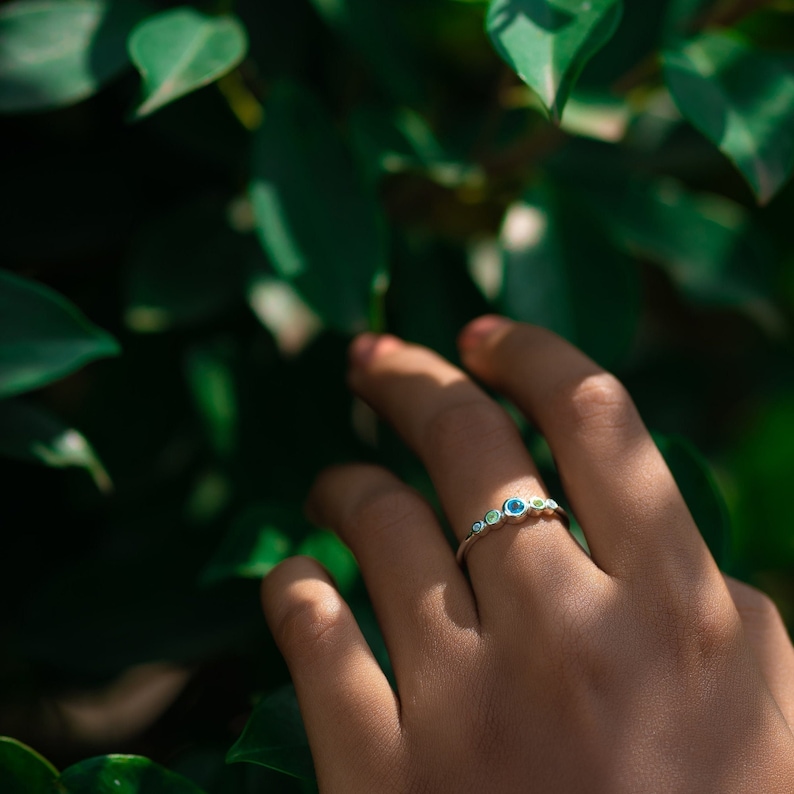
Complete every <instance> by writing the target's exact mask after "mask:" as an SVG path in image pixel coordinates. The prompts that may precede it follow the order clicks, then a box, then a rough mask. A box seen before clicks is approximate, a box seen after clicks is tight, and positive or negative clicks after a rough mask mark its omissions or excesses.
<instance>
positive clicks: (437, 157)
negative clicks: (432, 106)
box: [348, 108, 483, 187]
mask: <svg viewBox="0 0 794 794" xmlns="http://www.w3.org/2000/svg"><path fill="white" fill-rule="evenodd" d="M348 124H349V128H350V137H351V139H352V143H353V146H354V148H355V152H356V156H357V158H358V160H359V161H360V163H361V168H362V171H363V172H364V173H365V174H366V175H367V177H368V179H369V181H371V182H376V181H377V180H378V179H379V178H380V177H381V176H382V175H384V174H390V173H391V174H393V173H400V172H404V171H419V172H423V173H426V174H427V175H428V176H429V177H430V178H431V179H433V180H434V181H436V182H438V183H439V184H441V185H446V186H450V187H453V186H459V185H461V184H462V183H464V182H466V181H478V182H481V181H482V179H483V175H482V173H481V172H480V171H479V170H478V169H477V168H475V167H474V166H470V165H467V164H465V163H462V162H459V161H457V160H455V159H454V158H453V157H451V156H450V155H449V153H447V152H446V151H445V150H444V148H443V147H442V146H441V144H440V143H439V142H438V140H436V137H435V135H434V134H433V131H432V130H431V129H430V126H429V125H428V123H427V121H426V120H425V119H424V117H422V116H421V115H419V114H418V113H416V112H414V111H413V110H410V109H408V108H399V109H395V110H392V111H385V110H378V109H375V108H358V109H356V110H355V111H354V112H353V113H352V114H351V116H350V120H349V122H348Z"/></svg>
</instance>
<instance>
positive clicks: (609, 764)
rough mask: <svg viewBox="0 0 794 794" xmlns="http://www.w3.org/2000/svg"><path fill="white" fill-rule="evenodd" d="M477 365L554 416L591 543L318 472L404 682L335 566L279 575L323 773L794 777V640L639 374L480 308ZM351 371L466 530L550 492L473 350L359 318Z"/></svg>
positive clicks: (473, 786)
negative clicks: (404, 335)
mask: <svg viewBox="0 0 794 794" xmlns="http://www.w3.org/2000/svg"><path fill="white" fill-rule="evenodd" d="M460 347H461V353H462V357H463V361H464V362H465V365H466V367H467V368H468V369H469V370H470V371H471V372H472V373H473V374H474V375H475V376H476V377H477V378H478V379H480V380H481V381H483V382H485V383H487V384H488V385H489V386H491V387H493V388H495V389H497V390H498V391H500V392H501V393H503V394H504V395H506V396H507V397H509V398H510V399H511V400H512V401H513V402H514V403H515V404H516V405H517V406H518V407H519V408H520V409H521V410H522V411H523V412H524V413H525V414H526V416H527V417H528V418H529V419H530V420H531V421H532V422H533V423H534V424H535V425H536V426H537V427H538V429H539V430H540V431H541V432H542V433H543V435H544V436H545V438H546V440H547V441H548V443H549V445H550V447H551V450H552V452H553V454H554V457H555V459H556V462H557V466H558V470H559V473H560V476H561V478H562V482H563V485H564V488H565V493H566V495H567V498H568V502H569V503H570V505H571V506H572V508H573V510H574V511H575V514H576V516H577V518H578V520H579V522H580V524H581V526H582V527H583V530H584V532H585V534H586V537H587V541H588V544H589V546H590V550H591V553H592V557H588V556H587V555H586V554H585V553H584V551H582V549H581V548H580V546H579V545H578V544H577V543H576V541H575V540H574V539H573V538H572V537H571V536H570V534H569V533H568V532H567V531H566V530H565V528H564V526H563V524H562V523H561V521H560V520H559V519H558V517H556V516H554V515H552V516H541V517H537V518H529V519H528V520H526V521H525V522H524V523H522V524H518V525H509V524H508V525H506V526H504V527H502V528H500V529H498V530H495V531H492V532H490V533H489V534H488V535H487V536H486V537H482V538H481V539H480V540H479V541H478V542H477V543H476V544H475V545H474V546H472V548H471V550H470V553H469V554H468V560H467V562H468V569H469V573H470V580H469V579H467V577H466V575H465V574H464V573H463V571H461V570H460V568H459V567H458V565H457V564H456V562H455V550H454V549H452V548H450V546H449V543H448V542H447V541H446V539H445V537H444V535H443V533H442V531H441V528H440V527H439V524H438V521H437V520H436V517H435V515H434V513H433V510H432V509H431V508H430V507H429V506H428V504H427V503H426V502H425V501H424V500H423V499H422V498H421V497H420V496H419V495H417V494H416V493H415V492H414V491H412V490H411V489H410V488H408V487H407V486H405V485H404V484H403V483H401V482H400V481H399V480H397V479H396V478H395V477H394V476H393V475H392V474H390V473H389V472H388V471H384V470H383V469H380V468H378V467H375V466H364V465H361V466H343V467H339V468H335V469H332V470H330V471H327V472H325V473H324V474H323V475H321V476H320V478H319V480H318V482H317V484H316V486H315V488H314V490H313V493H312V495H311V497H310V508H311V511H312V512H313V514H314V516H315V517H316V519H317V520H318V521H319V522H321V523H323V524H324V525H328V526H331V527H332V528H333V529H335V530H336V531H337V532H338V533H339V535H340V537H341V538H342V539H343V540H344V541H345V542H346V543H347V544H348V545H349V546H350V547H351V549H352V550H353V552H354V553H355V555H356V557H357V559H358V561H359V563H360V566H361V571H362V574H363V577H364V580H365V583H366V586H367V588H368V590H369V593H370V595H371V598H372V602H373V605H374V607H375V610H376V613H377V617H378V620H379V622H380V625H381V627H382V629H383V634H384V637H385V640H386V644H387V647H388V650H389V655H390V657H391V660H392V662H393V666H394V672H395V677H396V682H397V692H394V691H393V690H392V688H391V687H390V686H389V683H388V681H387V680H386V678H385V677H384V675H383V673H382V672H381V670H380V668H379V667H378V664H377V662H376V661H375V659H374V658H373V656H372V653H371V652H370V649H369V648H368V646H367V644H366V642H365V640H364V638H363V637H362V635H361V632H360V630H359V628H358V626H357V625H356V622H355V620H354V618H353V616H352V614H351V612H350V610H349V608H348V606H347V605H346V604H345V602H344V601H343V599H342V598H341V597H340V595H339V593H338V592H337V591H336V589H335V588H334V586H333V584H332V582H331V581H330V579H329V577H328V575H327V574H326V573H325V572H324V571H323V569H322V568H321V567H320V566H319V565H318V564H317V563H315V562H313V561H312V560H309V559H305V558H295V559H291V560H288V561H286V562H285V563H282V564H281V565H280V566H278V567H277V568H276V569H275V570H274V571H272V572H271V573H270V575H269V576H268V577H267V578H266V579H265V581H264V585H263V601H264V607H265V612H266V615H267V619H268V622H269V624H270V626H271V628H272V631H273V634H274V636H275V638H276V641H277V642H278V644H279V647H280V648H281V650H282V652H283V654H284V656H285V658H286V660H287V663H288V665H289V668H290V671H291V673H292V676H293V680H294V682H295V686H296V689H297V693H298V699H299V702H300V706H301V711H302V713H303V716H304V719H305V723H306V728H307V731H308V735H309V742H310V744H311V749H312V753H313V755H314V759H315V764H316V769H317V774H318V779H319V783H320V788H321V790H323V791H324V792H342V793H343V794H354V793H356V792H367V793H368V794H370V793H371V792H377V793H378V794H383V793H384V792H434V793H441V792H519V791H531V792H543V793H544V794H545V793H546V792H553V793H554V794H557V793H558V792H609V794H619V793H620V792H632V794H634V793H636V792H665V794H667V793H668V792H683V791H686V792H698V794H702V793H703V792H721V794H727V793H728V792H740V791H741V792H753V793H754V794H758V793H760V792H763V793H764V794H766V792H787V794H790V792H794V735H792V730H791V727H792V726H793V725H794V650H793V649H792V646H791V643H790V642H789V640H788V637H787V635H786V632H785V629H784V627H783V624H782V622H781V620H780V618H779V616H778V614H777V612H776V611H775V609H774V607H773V606H772V604H771V602H770V601H769V600H768V599H767V598H766V597H765V596H763V595H762V594H761V593H759V592H758V591H756V590H753V589H752V588H749V587H747V586H745V585H741V584H739V583H738V582H733V581H730V580H726V579H725V578H723V576H722V575H721V574H720V572H719V570H718V569H717V567H716V565H715V563H714V560H713V559H712V557H711V556H710V554H709V552H708V549H707V548H706V546H705V544H704V542H703V541H702V539H701V537H700V534H699V533H698V530H697V527H696V526H695V525H694V523H693V520H692V517H691V515H690V513H689V511H688V509H687V507H686V504H685V503H684V501H683V499H682V497H681V494H680V493H679V491H678V488H677V487H676V484H675V482H674V480H673V478H672V476H671V474H670V472H669V470H668V469H667V466H666V465H665V463H664V460H663V459H662V456H661V455H660V453H659V451H658V450H657V448H656V446H655V445H654V443H653V441H652V440H651V437H650V435H649V434H648V431H647V430H646V429H645V427H644V425H643V423H642V421H641V419H640V417H639V415H638V413H637V411H636V409H635V407H634V405H633V404H632V401H631V399H630V398H629V396H628V394H627V393H626V391H625V390H624V388H623V387H622V386H621V384H620V383H619V382H618V381H617V380H615V378H614V377H612V376H611V375H609V374H607V373H605V372H604V371H602V370H601V369H599V368H598V367H597V366H596V365H595V364H594V363H593V362H592V361H590V360H589V359H588V358H586V357H585V356H584V355H583V354H582V353H581V352H579V351H578V350H576V349H575V348H573V347H572V346H571V345H569V344H567V343H566V342H564V341H562V340H561V339H559V338H558V337H556V336H554V335H553V334H551V333H549V332H547V331H544V330H541V329H539V328H533V327H529V326H525V325H519V324H513V323H510V322H508V321H506V320H503V319H502V318H498V317H484V318H480V319H479V320H477V321H475V322H474V323H472V324H471V325H469V326H468V327H467V328H466V329H464V331H463V333H462V334H461V338H460ZM351 362H352V363H351V371H350V383H351V386H352V388H353V389H354V390H355V392H356V393H357V394H359V395H360V396H361V397H362V398H363V399H364V400H366V401H367V402H368V403H369V404H370V405H371V406H372V407H373V408H374V409H375V410H376V411H377V412H378V413H379V414H381V416H383V417H385V418H386V419H387V420H388V421H389V422H391V423H392V424H393V425H394V426H395V428H396V429H397V430H398V431H399V432H400V434H401V435H402V436H403V438H404V439H405V441H406V442H407V443H408V444H409V445H410V446H411V447H412V448H413V449H414V450H415V451H416V452H417V453H418V455H419V456H420V457H421V458H422V460H423V462H424V464H425V465H426V466H427V469H428V471H429V472H430V475H431V476H432V478H433V481H434V483H435V486H436V489H437V491H438V494H439V497H440V499H441V502H442V504H443V507H444V510H445V512H446V514H447V516H448V517H449V520H450V523H451V525H452V527H453V528H454V529H455V532H456V533H457V536H458V539H459V540H461V539H463V538H464V537H465V536H466V535H467V534H468V532H469V529H470V527H471V525H472V522H474V521H475V520H477V519H480V518H482V516H483V515H484V513H485V512H486V511H487V510H489V509H491V508H500V507H501V506H502V504H503V502H504V501H505V500H506V499H507V498H508V497H511V496H521V497H524V498H528V497H530V496H533V495H541V496H552V497H557V496H559V495H558V494H548V493H547V491H546V488H545V486H544V485H543V483H542V482H541V481H540V478H539V475H538V470H537V468H536V466H535V464H534V463H533V461H532V459H531V457H530V456H529V454H528V452H527V450H526V449H525V447H524V445H523V443H522V441H521V438H520V436H519V433H518V431H517V429H516V427H515V425H514V423H513V422H512V421H511V420H510V418H509V417H508V415H507V414H506V413H505V412H504V411H503V410H502V408H500V407H499V406H498V405H497V404H496V403H495V402H493V400H491V399H490V398H489V397H488V396H487V395H486V394H485V393H484V392H483V391H482V390H481V389H480V388H479V387H478V386H476V385H475V384H474V383H473V382H472V381H471V380H470V379H469V378H468V377H467V376H466V375H465V374H464V373H463V372H461V371H460V370H458V369H456V368H455V367H453V366H452V365H451V364H449V363H448V362H446V361H444V360H443V359H441V358H440V357H439V356H437V355H436V354H434V353H432V352H430V351H429V350H426V349H424V348H421V347H417V346H414V345H409V344H405V343H403V342H401V341H399V340H397V339H395V338H394V337H390V336H384V337H375V336H372V335H364V336H362V337H359V338H358V339H357V340H356V341H355V342H354V344H353V347H352V350H351Z"/></svg>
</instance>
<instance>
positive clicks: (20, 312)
mask: <svg viewBox="0 0 794 794" xmlns="http://www.w3.org/2000/svg"><path fill="white" fill-rule="evenodd" d="M118 353H119V346H118V344H117V343H116V341H115V340H114V339H113V338H112V337H111V336H110V335H109V334H107V333H105V332H104V331H102V330H100V329H99V328H97V327H96V326H94V325H92V324H91V323H90V322H88V320H87V319H86V318H85V317H84V316H83V315H82V314H81V313H80V312H79V311H78V310H77V308H75V307H74V306H73V305H72V304H70V303H69V302H68V301H67V300H66V299H65V298H62V297H61V296H60V295H58V294H57V293H56V292H53V290H51V289H49V288H47V287H44V286H42V285H40V284H36V283H34V282H32V281H27V280H25V279H21V278H18V277H17V276H12V275H11V274H10V273H6V272H2V271H0V397H7V396H9V395H12V394H18V393H19V392H23V391H28V390H30V389H37V388H38V387H40V386H44V385H46V384H47V383H51V382H52V381H54V380H58V378H62V377H63V376H64V375H68V374H69V373H70V372H74V370H76V369H79V368H80V367H82V366H83V365H84V364H87V363H88V362H89V361H93V360H94V359H97V358H103V357H105V356H115V355H117V354H118Z"/></svg>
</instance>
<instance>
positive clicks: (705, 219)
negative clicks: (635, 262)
mask: <svg viewBox="0 0 794 794" xmlns="http://www.w3.org/2000/svg"><path fill="white" fill-rule="evenodd" d="M590 197H591V200H592V204H593V210H594V212H596V213H598V214H599V215H600V216H601V217H602V219H603V222H604V224H605V225H607V226H608V227H610V228H611V229H612V231H613V237H614V239H615V240H616V241H618V242H619V243H620V244H621V245H623V246H625V247H626V248H627V249H628V250H629V251H630V252H631V253H634V254H637V253H638V254H640V255H641V256H644V257H647V258H648V259H650V260H651V261H654V262H656V263H658V264H659V265H660V266H661V267H662V268H663V269H664V270H665V271H666V272H667V273H668V275H669V276H670V278H671V279H672V280H673V281H674V282H675V284H676V285H677V286H678V287H679V288H680V289H681V291H682V292H683V294H684V295H685V296H686V297H687V298H688V299H689V300H691V301H692V302H694V303H699V304H703V305H710V306H731V307H735V308H738V309H741V310H742V311H744V312H746V313H747V314H748V315H750V316H751V317H753V318H754V319H756V320H757V321H759V322H760V323H761V324H762V325H763V326H765V327H766V328H767V329H769V330H772V331H776V330H777V329H779V328H780V325H781V322H782V319H781V318H780V313H779V311H778V310H777V309H776V307H775V305H774V303H773V301H772V299H771V295H772V283H771V277H770V263H771V262H772V261H773V260H774V254H773V251H772V250H771V246H770V245H769V242H768V241H767V240H766V238H765V237H764V235H763V234H762V233H761V232H760V231H759V230H758V229H756V228H755V227H754V225H753V223H752V221H751V218H750V216H749V214H748V213H747V211H746V210H745V209H744V208H742V207H741V206H740V205H738V204H735V203H734V202H732V201H729V200H728V199H725V198H723V197H721V196H718V195H716V194H706V193H692V192H690V191H688V190H686V189H685V188H684V187H683V186H682V185H680V184H678V183H677V182H674V181H672V180H664V181H656V182H651V181H648V182H642V183H640V182H635V183H631V184H628V185H626V186H624V187H619V188H616V187H615V186H614V185H612V186H609V187H608V188H606V189H599V190H593V191H592V193H591V194H590Z"/></svg>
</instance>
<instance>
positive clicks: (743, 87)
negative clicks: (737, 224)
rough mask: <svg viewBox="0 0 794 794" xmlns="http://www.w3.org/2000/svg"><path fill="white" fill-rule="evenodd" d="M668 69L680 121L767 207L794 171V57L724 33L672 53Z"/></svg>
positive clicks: (668, 54) (666, 57) (707, 35)
mask: <svg viewBox="0 0 794 794" xmlns="http://www.w3.org/2000/svg"><path fill="white" fill-rule="evenodd" d="M663 63H664V77H665V81H666V83H667V85H668V87H669V89H670V92H671V94H672V96H673V99H674V100H675V103H676V104H677V105H678V108H679V110H680V111H681V113H683V115H684V116H686V118H687V119H689V121H690V122H692V124H693V125H694V126H695V127H697V129H698V130H700V132H702V133H703V135H705V136H706V137H707V138H708V139H709V140H710V141H711V142H712V143H714V144H715V145H716V146H717V147H718V148H719V149H720V151H721V152H722V153H723V154H725V155H726V156H727V157H728V158H729V159H730V160H731V161H732V162H733V163H734V164H735V165H736V167H737V168H738V169H739V171H741V173H742V175H743V176H744V178H745V179H746V180H747V182H748V183H749V185H750V187H751V188H752V190H753V192H754V193H755V195H756V196H757V198H758V201H759V202H760V203H761V204H765V203H767V202H768V201H769V200H770V199H771V198H772V197H773V196H774V195H775V193H777V191H778V190H779V189H780V188H781V187H782V186H783V184H784V183H785V182H786V180H787V179H788V178H789V176H790V175H791V172H792V169H794V136H792V134H791V130H792V128H794V57H792V56H791V55H790V54H787V53H785V54H784V53H773V52H764V51H761V50H758V49H756V48H755V47H753V45H752V44H751V43H750V42H748V41H746V40H745V39H743V38H741V37H739V36H737V35H736V34H733V33H724V32H719V33H705V34H703V35H702V36H700V37H698V38H697V39H694V40H693V41H690V42H688V43H685V44H682V45H681V46H680V48H678V49H670V50H668V51H667V52H665V53H664V56H663Z"/></svg>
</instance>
